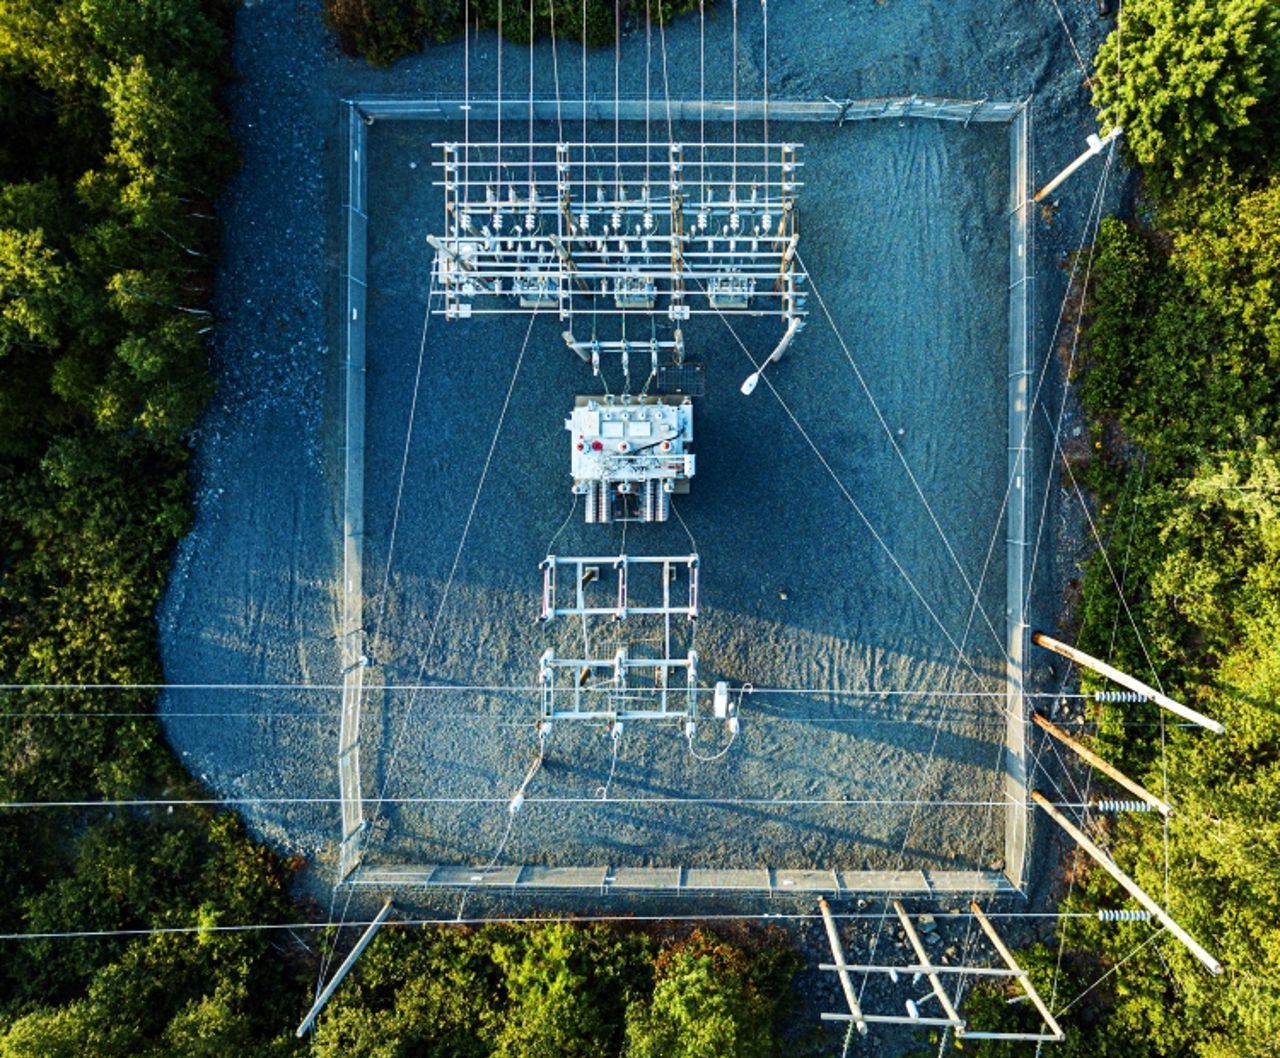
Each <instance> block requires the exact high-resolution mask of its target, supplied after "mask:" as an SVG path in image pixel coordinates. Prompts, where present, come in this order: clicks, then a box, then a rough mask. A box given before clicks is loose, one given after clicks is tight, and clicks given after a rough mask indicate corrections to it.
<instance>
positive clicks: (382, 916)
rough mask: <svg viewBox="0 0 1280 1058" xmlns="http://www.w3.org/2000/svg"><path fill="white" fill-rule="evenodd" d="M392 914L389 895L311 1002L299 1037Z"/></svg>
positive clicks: (313, 1022)
mask: <svg viewBox="0 0 1280 1058" xmlns="http://www.w3.org/2000/svg"><path fill="white" fill-rule="evenodd" d="M390 914H391V899H390V897H388V898H387V902H386V903H385V904H383V905H382V910H381V911H379V912H378V914H377V915H376V916H375V918H374V920H373V921H372V922H370V923H369V928H368V929H366V930H365V931H364V934H363V935H362V936H361V937H360V939H359V940H358V941H356V946H355V947H354V948H352V949H351V953H350V954H349V955H348V956H347V957H346V958H345V959H343V960H342V965H341V966H339V967H338V972H337V973H335V974H334V975H333V979H332V980H330V982H329V983H328V984H327V985H325V986H324V991H323V992H321V993H320V994H319V995H318V996H316V1001H315V1002H314V1003H313V1004H311V1009H310V1010H308V1011H307V1016H306V1017H305V1018H303V1019H302V1024H301V1025H299V1026H298V1032H297V1036H298V1038H299V1039H301V1038H302V1037H303V1036H305V1035H306V1034H307V1030H308V1029H310V1028H311V1026H312V1025H314V1024H315V1023H316V1018H317V1017H318V1016H319V1015H320V1011H321V1010H323V1009H324V1005H325V1004H326V1003H327V1002H329V998H330V997H331V996H332V995H333V993H334V992H336V991H337V990H338V985H340V984H342V979H343V978H344V977H346V976H347V973H348V972H349V971H350V969H351V967H353V966H354V965H355V964H356V960H357V959H358V958H360V954H361V952H363V951H364V950H365V948H367V947H368V946H369V942H370V941H371V940H373V935H374V934H375V933H377V932H378V929H379V927H380V926H381V925H382V923H384V922H385V921H386V920H387V916H388V915H390Z"/></svg>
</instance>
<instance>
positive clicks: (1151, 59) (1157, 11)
mask: <svg viewBox="0 0 1280 1058" xmlns="http://www.w3.org/2000/svg"><path fill="white" fill-rule="evenodd" d="M1094 70H1095V75H1094V79H1093V86H1094V91H1093V99H1094V104H1095V105H1096V106H1097V107H1098V121H1099V124H1101V125H1102V126H1104V127H1105V128H1108V129H1109V128H1112V127H1114V126H1116V125H1122V126H1123V127H1124V130H1125V141H1126V143H1127V144H1128V147H1129V150H1130V152H1131V154H1132V156H1133V157H1134V158H1135V159H1136V160H1137V161H1138V162H1139V163H1140V164H1141V165H1142V166H1143V168H1144V172H1145V175H1146V177H1147V179H1148V181H1149V182H1150V183H1151V184H1152V186H1153V187H1158V188H1168V187H1171V186H1173V184H1175V183H1176V182H1178V181H1182V180H1183V179H1186V178H1192V177H1197V176H1200V175H1201V174H1203V173H1205V172H1206V171H1208V169H1209V168H1210V167H1211V166H1212V165H1214V164H1215V163H1218V162H1225V163H1227V164H1228V165H1229V166H1230V167H1231V168H1232V169H1233V170H1234V171H1237V172H1244V171H1245V170H1246V169H1248V168H1250V167H1251V166H1252V165H1253V163H1254V162H1255V161H1256V159H1258V158H1259V157H1262V156H1265V153H1266V151H1267V145H1268V144H1274V142H1275V136H1276V135H1277V133H1278V132H1280V113H1278V108H1277V103H1278V102H1280V10H1278V9H1277V7H1276V5H1275V3H1274V2H1273V0H1129V2H1128V3H1126V4H1125V5H1124V18H1123V24H1122V26H1120V27H1118V28H1117V29H1115V30H1113V31H1112V33H1111V35H1110V36H1109V37H1108V38H1107V40H1106V42H1105V43H1104V44H1103V45H1102V47H1101V48H1099V49H1098V55H1097V57H1096V59H1095V60H1094Z"/></svg>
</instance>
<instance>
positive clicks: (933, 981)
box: [893, 900, 964, 1036]
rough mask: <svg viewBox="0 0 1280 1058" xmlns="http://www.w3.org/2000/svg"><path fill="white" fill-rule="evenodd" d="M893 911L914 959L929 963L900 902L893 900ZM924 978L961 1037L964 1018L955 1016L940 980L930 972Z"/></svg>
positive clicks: (949, 998) (918, 937) (922, 945)
mask: <svg viewBox="0 0 1280 1058" xmlns="http://www.w3.org/2000/svg"><path fill="white" fill-rule="evenodd" d="M893 909H894V911H896V912H897V913H898V921H899V922H901V923H902V928H903V930H904V931H905V932H906V934H907V940H909V941H910V942H911V947H912V948H914V949H915V953H916V958H917V959H919V960H920V961H921V962H922V963H925V964H927V963H928V962H929V954H928V952H926V951H925V950H924V944H922V943H921V941H920V934H919V933H917V932H916V927H915V926H914V925H913V924H912V922H911V919H909V918H908V917H907V913H906V912H905V911H904V910H903V909H902V901H901V900H895V901H894V902H893ZM925 976H926V977H928V978H929V984H930V986H931V987H932V988H933V994H934V995H935V996H937V997H938V1002H939V1003H941V1004H942V1012H943V1013H944V1014H945V1015H946V1016H947V1020H948V1021H950V1022H951V1024H952V1025H954V1026H955V1030H956V1035H957V1036H963V1035H964V1018H962V1017H961V1016H960V1015H959V1014H957V1013H956V1008H955V1007H954V1006H952V1005H951V997H950V996H949V995H947V990H946V989H945V988H943V987H942V980H941V979H940V978H939V977H938V975H937V974H936V973H934V972H933V971H932V970H930V971H928V972H926V974H925Z"/></svg>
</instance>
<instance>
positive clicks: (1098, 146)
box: [1032, 125, 1124, 202]
mask: <svg viewBox="0 0 1280 1058" xmlns="http://www.w3.org/2000/svg"><path fill="white" fill-rule="evenodd" d="M1123 132H1124V129H1122V128H1121V127H1120V126H1119V125H1117V126H1116V127H1115V128H1114V129H1112V130H1111V131H1110V132H1108V133H1107V134H1106V135H1105V136H1099V135H1097V133H1091V134H1090V135H1088V136H1087V137H1085V143H1086V144H1087V145H1088V146H1086V147H1085V150H1084V153H1083V154H1081V155H1080V156H1079V157H1078V158H1076V159H1075V160H1074V161H1073V162H1071V163H1070V164H1069V165H1068V166H1067V167H1066V168H1065V169H1063V170H1062V172H1060V173H1059V174H1058V175H1057V176H1055V177H1054V178H1053V179H1052V180H1050V181H1049V182H1048V183H1047V184H1045V185H1044V187H1042V188H1041V189H1040V190H1039V191H1037V192H1036V196H1035V198H1034V199H1032V201H1033V202H1039V201H1040V200H1041V199H1042V198H1044V197H1045V195H1048V194H1051V193H1052V192H1053V191H1054V190H1055V189H1056V188H1057V187H1058V185H1059V184H1061V183H1062V181H1064V180H1065V179H1066V178H1067V177H1069V176H1070V175H1071V174H1072V173H1074V172H1075V171H1076V170H1077V169H1079V168H1080V166H1082V165H1084V163H1085V162H1087V161H1088V160H1089V159H1090V158H1096V157H1097V156H1098V155H1099V154H1101V153H1102V148H1103V147H1105V146H1107V144H1109V143H1110V142H1111V141H1112V140H1114V139H1115V138H1116V137H1117V136H1119V135H1120V134H1121V133H1123Z"/></svg>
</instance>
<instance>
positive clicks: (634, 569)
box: [538, 555, 698, 737]
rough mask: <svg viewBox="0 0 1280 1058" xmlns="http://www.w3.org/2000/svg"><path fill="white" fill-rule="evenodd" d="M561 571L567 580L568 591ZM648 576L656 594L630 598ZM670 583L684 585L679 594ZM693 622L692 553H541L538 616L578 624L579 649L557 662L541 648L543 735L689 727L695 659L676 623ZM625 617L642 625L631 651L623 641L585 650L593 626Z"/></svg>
mask: <svg viewBox="0 0 1280 1058" xmlns="http://www.w3.org/2000/svg"><path fill="white" fill-rule="evenodd" d="M605 571H612V574H613V580H614V584H613V585H612V586H610V585H608V584H606V582H605ZM566 572H567V573H569V574H570V577H569V586H568V588H567V590H566V584H565V581H566V578H565V576H564V573H566ZM645 574H648V576H647V577H646V576H645ZM655 574H656V575H657V578H658V587H659V594H658V596H657V597H656V598H644V597H641V598H639V599H637V598H636V595H635V588H636V581H637V578H638V577H639V578H640V579H641V580H647V581H648V582H649V584H648V587H649V588H650V589H652V588H653V584H652V581H653V576H654V575H655ZM677 580H682V581H683V584H681V585H680V586H679V588H678V590H677ZM697 616H698V556H697V555H641V556H628V555H617V556H612V557H608V558H592V557H579V556H574V557H564V556H557V555H548V556H547V557H546V559H544V560H543V563H542V609H541V618H542V620H543V621H553V620H556V619H562V618H578V619H579V620H581V621H582V627H583V644H584V645H583V651H582V655H583V656H581V657H572V658H563V657H559V656H557V654H556V652H555V651H554V650H553V649H551V648H550V647H548V648H547V650H545V651H544V652H543V654H542V657H541V658H539V661H538V681H539V684H540V686H541V688H542V713H541V717H540V728H539V730H540V731H541V732H542V734H543V737H545V736H546V734H547V733H548V732H549V731H550V729H551V726H552V725H553V724H554V723H555V722H557V721H561V720H594V721H600V722H605V723H608V724H609V725H610V726H611V729H612V730H613V732H614V733H615V735H616V734H617V733H618V732H619V731H620V728H618V727H617V725H619V724H621V723H622V722H623V721H629V720H670V721H674V722H677V723H680V722H683V723H685V724H686V725H687V724H688V723H690V722H692V721H693V719H694V717H695V715H696V703H697V690H698V655H697V651H695V650H694V649H693V648H692V646H690V645H688V643H689V641H690V640H691V636H689V635H687V634H681V633H682V628H681V624H684V625H685V626H691V625H692V622H693V621H694V620H695V619H696V618H697ZM673 618H683V622H673ZM628 619H629V620H630V621H631V622H633V623H634V622H635V621H636V620H641V621H643V622H644V625H645V628H644V633H645V634H643V635H641V636H639V637H638V639H637V642H638V645H637V646H635V647H632V646H629V645H628V644H627V643H626V642H624V643H622V644H621V645H619V646H617V647H615V648H614V649H613V651H612V652H610V653H605V652H603V651H598V650H594V649H593V648H592V643H593V642H598V641H599V639H600V638H601V637H600V636H599V635H592V634H591V633H592V629H593V627H594V626H595V625H597V624H599V623H600V622H601V621H602V620H607V621H608V622H609V623H610V624H620V623H621V622H624V621H627V620H628ZM655 625H656V627H655ZM682 645H683V649H681V647H682Z"/></svg>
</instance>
